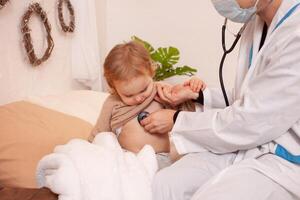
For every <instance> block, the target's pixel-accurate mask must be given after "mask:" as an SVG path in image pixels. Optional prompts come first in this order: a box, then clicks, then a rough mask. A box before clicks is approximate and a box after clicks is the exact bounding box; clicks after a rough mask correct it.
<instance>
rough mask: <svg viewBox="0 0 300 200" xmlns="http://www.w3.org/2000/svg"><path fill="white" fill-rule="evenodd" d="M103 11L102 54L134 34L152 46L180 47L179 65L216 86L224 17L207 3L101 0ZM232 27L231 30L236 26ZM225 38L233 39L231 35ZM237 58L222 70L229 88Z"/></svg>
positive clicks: (203, 0) (206, 0) (199, 0)
mask: <svg viewBox="0 0 300 200" xmlns="http://www.w3.org/2000/svg"><path fill="white" fill-rule="evenodd" d="M103 8H105V16H104V17H105V18H106V20H105V24H101V30H102V33H105V34H102V36H101V38H102V40H101V47H102V52H104V54H106V53H107V52H108V50H110V49H111V48H112V47H113V46H114V45H115V44H117V43H120V42H123V41H128V40H129V39H130V37H131V36H132V35H137V36H139V37H141V38H142V39H144V40H146V41H148V42H150V43H151V44H152V45H153V46H154V47H160V46H170V45H172V46H175V47H177V48H179V50H180V52H181V62H180V63H179V64H186V65H190V66H195V67H197V68H198V75H199V76H200V77H201V78H203V79H204V80H206V82H207V83H208V85H210V86H218V85H219V82H218V81H219V80H218V67H219V61H220V59H221V56H222V49H221V25H222V24H223V18H222V17H220V16H219V15H218V14H217V12H216V11H215V10H214V8H213V6H212V4H211V2H210V0H189V1H183V0H163V1H161V0H151V1H150V0H100V1H99V10H102V11H100V12H103ZM102 20H103V19H102ZM231 26H232V25H231ZM234 26H235V27H232V28H233V29H234V30H236V29H237V27H239V26H238V25H234ZM228 37H229V38H233V37H232V36H230V34H228ZM228 43H230V42H228ZM236 55H237V53H236V52H235V53H234V54H233V55H231V56H229V58H228V60H227V61H226V65H225V67H224V79H225V83H226V85H227V86H228V87H229V86H232V85H233V82H234V76H235V70H234V69H235V67H236Z"/></svg>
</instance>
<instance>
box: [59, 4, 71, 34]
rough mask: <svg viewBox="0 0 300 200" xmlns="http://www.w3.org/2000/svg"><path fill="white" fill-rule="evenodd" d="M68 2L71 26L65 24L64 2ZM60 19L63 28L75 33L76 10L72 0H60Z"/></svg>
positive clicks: (65, 30)
mask: <svg viewBox="0 0 300 200" xmlns="http://www.w3.org/2000/svg"><path fill="white" fill-rule="evenodd" d="M64 2H65V3H66V4H67V8H68V11H69V14H70V22H69V26H67V25H66V24H65V20H64V15H63V3H64ZM57 9H58V19H59V22H60V25H61V28H62V30H63V31H64V32H70V33H73V32H74V30H75V12H74V8H73V6H72V4H71V2H70V0H58V6H57Z"/></svg>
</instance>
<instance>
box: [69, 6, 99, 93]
mask: <svg viewBox="0 0 300 200" xmlns="http://www.w3.org/2000/svg"><path fill="white" fill-rule="evenodd" d="M72 3H73V5H74V9H75V20H76V22H75V23H76V28H75V33H74V34H75V35H74V38H73V41H72V48H71V49H72V57H71V58H72V77H73V78H74V79H75V80H77V81H79V82H81V83H82V84H84V85H85V86H87V87H89V88H91V89H92V90H102V80H101V77H102V76H100V74H101V73H100V71H101V62H100V48H99V38H98V35H99V34H98V30H97V16H96V4H95V0H72Z"/></svg>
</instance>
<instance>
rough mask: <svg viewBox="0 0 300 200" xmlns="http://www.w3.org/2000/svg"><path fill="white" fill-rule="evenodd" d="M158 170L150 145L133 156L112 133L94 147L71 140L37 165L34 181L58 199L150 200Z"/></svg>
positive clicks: (102, 134) (106, 134) (77, 140)
mask: <svg viewBox="0 0 300 200" xmlns="http://www.w3.org/2000/svg"><path fill="white" fill-rule="evenodd" d="M157 169H158V166H157V160H156V156H155V152H154V150H153V148H152V147H151V146H148V145H146V146H145V147H144V148H143V149H142V150H141V151H140V152H139V153H138V154H137V155H135V154H133V153H131V152H124V150H122V148H121V147H120V145H119V143H118V141H117V139H116V137H115V135H114V134H113V133H101V134H98V135H97V137H96V138H95V140H94V142H93V144H91V143H89V142H87V141H85V140H80V139H73V140H71V141H70V142H69V143H67V144H65V145H60V146H57V147H56V148H55V150H54V153H52V154H50V155H47V156H45V157H44V158H42V160H41V161H40V162H39V164H38V167H37V181H38V185H39V186H40V187H47V188H49V189H50V190H51V191H53V192H54V193H56V194H58V195H59V200H99V199H101V200H141V199H143V200H151V199H152V195H151V182H152V178H153V176H154V174H155V172H156V171H157Z"/></svg>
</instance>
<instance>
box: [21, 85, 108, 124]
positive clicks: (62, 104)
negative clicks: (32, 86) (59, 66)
mask: <svg viewBox="0 0 300 200" xmlns="http://www.w3.org/2000/svg"><path fill="white" fill-rule="evenodd" d="M108 95H109V93H105V92H96V91H91V90H74V91H70V92H68V93H66V94H61V95H49V96H43V97H37V96H30V97H28V98H26V99H25V100H27V101H29V102H31V103H34V104H37V105H40V106H43V107H46V108H49V109H53V110H56V111H59V112H62V113H65V114H68V115H72V116H75V117H78V118H80V119H83V120H85V121H87V122H89V123H91V124H92V125H95V124H96V122H97V119H98V116H99V114H100V111H101V108H102V105H103V103H104V101H105V99H106V97H107V96H108Z"/></svg>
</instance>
